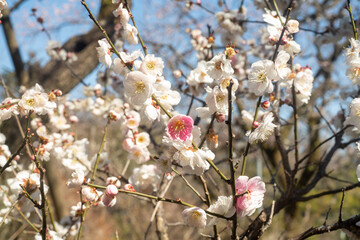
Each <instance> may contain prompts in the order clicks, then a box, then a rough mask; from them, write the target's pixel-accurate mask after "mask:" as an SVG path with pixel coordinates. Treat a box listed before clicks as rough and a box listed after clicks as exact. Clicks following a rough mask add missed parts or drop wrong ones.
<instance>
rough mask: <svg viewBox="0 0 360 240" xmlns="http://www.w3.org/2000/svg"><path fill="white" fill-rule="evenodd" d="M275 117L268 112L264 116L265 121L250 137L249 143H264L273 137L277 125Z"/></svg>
mask: <svg viewBox="0 0 360 240" xmlns="http://www.w3.org/2000/svg"><path fill="white" fill-rule="evenodd" d="M273 120H274V116H273V113H272V112H268V113H266V114H264V116H263V120H262V122H261V123H260V125H259V126H258V127H257V128H256V129H255V130H254V131H253V132H251V133H250V135H249V142H250V143H256V142H258V141H260V142H264V141H265V140H267V139H268V138H269V137H270V136H271V135H273V132H274V128H275V127H276V125H275V124H274V123H273Z"/></svg>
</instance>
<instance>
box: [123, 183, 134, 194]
mask: <svg viewBox="0 0 360 240" xmlns="http://www.w3.org/2000/svg"><path fill="white" fill-rule="evenodd" d="M124 190H125V191H130V192H135V189H134V187H133V185H131V184H130V183H129V184H125V185H124Z"/></svg>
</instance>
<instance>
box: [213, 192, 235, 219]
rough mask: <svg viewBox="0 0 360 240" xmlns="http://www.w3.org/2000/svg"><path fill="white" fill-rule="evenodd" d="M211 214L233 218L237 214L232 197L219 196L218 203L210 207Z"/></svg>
mask: <svg viewBox="0 0 360 240" xmlns="http://www.w3.org/2000/svg"><path fill="white" fill-rule="evenodd" d="M208 211H209V212H213V213H217V214H220V215H223V216H225V217H231V216H232V215H234V213H235V211H236V210H235V207H234V206H233V197H232V196H228V197H226V196H219V197H218V199H217V201H216V202H215V203H213V204H211V205H210V207H209V208H208Z"/></svg>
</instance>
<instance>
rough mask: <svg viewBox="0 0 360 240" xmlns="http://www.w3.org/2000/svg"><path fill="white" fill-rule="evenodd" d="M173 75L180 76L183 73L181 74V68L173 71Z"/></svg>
mask: <svg viewBox="0 0 360 240" xmlns="http://www.w3.org/2000/svg"><path fill="white" fill-rule="evenodd" d="M173 75H174V77H175V78H176V79H177V78H180V77H181V76H182V75H183V74H182V72H181V70H179V69H177V70H175V71H173Z"/></svg>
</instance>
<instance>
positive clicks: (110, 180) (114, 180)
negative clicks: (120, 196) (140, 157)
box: [106, 177, 121, 188]
mask: <svg viewBox="0 0 360 240" xmlns="http://www.w3.org/2000/svg"><path fill="white" fill-rule="evenodd" d="M110 184H114V185H115V186H116V187H117V188H119V187H120V186H121V182H120V180H119V179H118V178H117V177H108V178H107V179H106V185H110Z"/></svg>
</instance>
